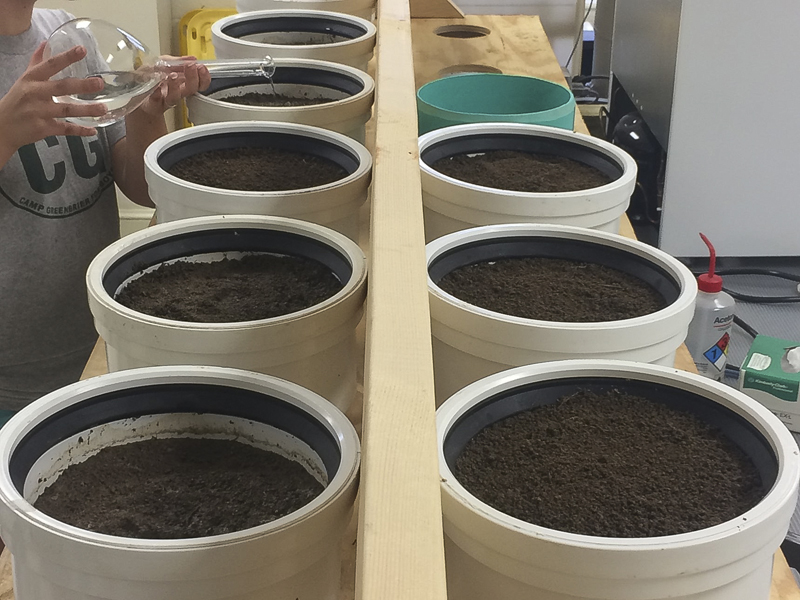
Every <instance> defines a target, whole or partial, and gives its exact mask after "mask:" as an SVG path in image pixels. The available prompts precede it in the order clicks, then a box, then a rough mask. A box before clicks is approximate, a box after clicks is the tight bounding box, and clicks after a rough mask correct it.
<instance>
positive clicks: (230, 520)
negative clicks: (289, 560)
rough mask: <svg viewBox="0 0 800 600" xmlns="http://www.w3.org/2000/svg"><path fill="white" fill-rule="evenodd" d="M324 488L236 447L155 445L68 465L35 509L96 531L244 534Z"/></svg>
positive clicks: (293, 466) (290, 467)
mask: <svg viewBox="0 0 800 600" xmlns="http://www.w3.org/2000/svg"><path fill="white" fill-rule="evenodd" d="M322 490H323V486H322V484H320V483H319V482H318V481H317V480H316V479H315V478H314V477H313V476H312V475H311V474H310V473H308V471H306V470H305V468H303V466H302V465H300V464H299V463H297V462H295V461H292V460H289V459H287V458H284V457H282V456H280V455H278V454H275V453H274V452H269V451H266V450H262V449H260V448H255V447H252V446H248V445H245V444H242V443H239V442H234V441H228V440H210V439H187V438H180V439H178V438H173V439H150V440H145V441H141V442H133V443H129V444H124V445H121V446H113V447H110V448H105V449H103V450H101V451H100V452H99V453H97V454H95V455H94V456H91V457H90V458H88V459H87V460H86V461H84V462H82V463H79V464H75V465H72V466H70V467H68V468H67V469H66V470H65V471H64V472H63V473H62V474H61V475H60V476H59V477H58V478H57V479H56V480H55V482H53V484H52V485H50V487H48V488H47V489H46V490H45V491H44V493H43V494H42V495H41V496H40V497H39V499H38V500H37V501H36V503H35V507H36V508H37V509H39V510H41V511H42V512H44V513H46V514H48V515H50V516H51V517H53V518H55V519H58V520H59V521H62V522H64V523H68V524H70V525H74V526H76V527H80V528H81V529H86V530H89V531H94V532H97V533H106V534H109V535H116V536H121V537H133V538H147V539H182V538H193V537H202V536H207V535H219V534H223V533H230V532H233V531H241V530H242V529H247V528H250V527H255V526H257V525H261V524H263V523H268V522H270V521H273V520H275V519H278V518H280V517H283V516H285V515H288V514H289V513H291V512H294V511H295V510H297V509H299V508H301V507H302V506H304V505H306V504H308V503H309V502H310V501H311V500H313V499H314V498H315V497H317V496H318V495H319V494H320V493H321V492H322Z"/></svg>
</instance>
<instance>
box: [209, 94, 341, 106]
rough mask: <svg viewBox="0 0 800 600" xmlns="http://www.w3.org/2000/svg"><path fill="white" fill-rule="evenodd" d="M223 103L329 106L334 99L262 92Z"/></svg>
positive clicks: (227, 98) (239, 96)
mask: <svg viewBox="0 0 800 600" xmlns="http://www.w3.org/2000/svg"><path fill="white" fill-rule="evenodd" d="M220 100H222V101H223V102H229V103H230V104H241V105H243V106H314V105H316V104H328V103H329V102H333V101H334V100H333V98H323V97H317V98H309V97H307V96H300V97H297V96H287V95H286V94H265V93H262V92H247V93H246V94H241V95H231V96H224V97H222V98H220Z"/></svg>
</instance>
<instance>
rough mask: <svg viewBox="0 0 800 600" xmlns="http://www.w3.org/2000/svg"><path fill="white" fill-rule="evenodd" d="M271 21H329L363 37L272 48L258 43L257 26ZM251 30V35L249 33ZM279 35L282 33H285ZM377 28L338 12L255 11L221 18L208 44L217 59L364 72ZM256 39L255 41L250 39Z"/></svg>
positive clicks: (359, 18)
mask: <svg viewBox="0 0 800 600" xmlns="http://www.w3.org/2000/svg"><path fill="white" fill-rule="evenodd" d="M270 19H276V20H280V21H282V22H285V21H287V20H302V19H310V20H312V21H313V20H317V21H319V20H320V19H324V20H331V21H335V22H338V23H342V24H344V25H345V26H347V27H349V28H357V29H359V30H360V31H363V32H364V33H363V34H362V35H359V36H357V37H354V38H353V39H349V40H345V41H341V42H333V43H330V44H305V45H299V44H275V43H265V42H261V41H258V35H259V33H264V30H263V29H262V30H261V31H259V27H258V23H259V22H262V23H264V22H267V21H268V20H270ZM237 29H245V30H248V33H246V34H240V35H241V37H237V36H236V35H235V34H230V33H229V32H230V31H231V30H234V31H236V30H237ZM250 29H253V31H252V33H249V30H250ZM279 31H283V32H285V31H286V29H280V30H279ZM377 31H378V30H377V28H376V27H375V25H373V24H372V23H371V22H370V21H368V20H366V19H362V18H361V17H356V16H354V15H348V14H344V13H339V12H331V11H323V10H301V9H294V10H289V9H286V10H258V11H253V12H246V13H240V14H236V15H231V16H228V17H224V18H222V19H220V20H219V21H217V22H215V23H214V24H213V25H212V26H211V42H212V44H213V45H214V52H215V54H216V56H217V58H263V57H264V56H271V57H272V58H312V59H317V60H326V61H330V62H337V63H342V64H345V65H349V66H351V67H355V68H356V69H361V70H362V71H366V70H367V63H368V62H369V60H370V59H371V58H372V53H373V51H374V49H375V41H376V34H377ZM253 38H256V39H253Z"/></svg>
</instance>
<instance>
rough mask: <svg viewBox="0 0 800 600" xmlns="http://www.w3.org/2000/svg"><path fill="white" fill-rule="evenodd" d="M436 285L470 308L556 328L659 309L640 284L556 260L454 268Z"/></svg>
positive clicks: (659, 300)
mask: <svg viewBox="0 0 800 600" xmlns="http://www.w3.org/2000/svg"><path fill="white" fill-rule="evenodd" d="M438 285H439V287H440V288H441V289H443V290H444V291H445V292H447V293H448V294H451V295H453V296H455V297H456V298H459V299H461V300H464V301H465V302H469V303H470V304H473V305H474V306H479V307H481V308H485V309H487V310H492V311H494V312H499V313H502V314H506V315H512V316H515V317H523V318H527V319H539V320H543V321H556V322H561V323H592V322H601V321H617V320H620V319H631V318H634V317H639V316H642V315H648V314H651V313H654V312H656V311H658V310H661V309H662V308H664V307H665V306H666V304H667V303H666V301H665V300H664V298H663V296H661V294H659V293H658V292H657V291H656V290H655V289H654V288H652V287H651V286H650V285H649V284H647V283H645V282H644V281H642V280H640V279H638V278H636V277H634V276H633V275H629V274H628V273H624V272H622V271H618V270H617V269H613V268H611V267H606V266H604V265H599V264H595V263H586V262H577V261H572V260H565V259H560V258H542V257H528V258H506V259H498V260H493V261H484V262H479V263H475V264H472V265H467V266H464V267H459V268H458V269H454V270H453V271H451V272H450V273H448V274H447V275H445V276H444V277H443V278H442V279H441V281H439V282H438Z"/></svg>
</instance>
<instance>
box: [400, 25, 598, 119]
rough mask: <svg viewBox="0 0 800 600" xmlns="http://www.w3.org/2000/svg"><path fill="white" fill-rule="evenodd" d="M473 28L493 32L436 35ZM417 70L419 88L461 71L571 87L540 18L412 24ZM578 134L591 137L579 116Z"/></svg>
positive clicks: (577, 115)
mask: <svg viewBox="0 0 800 600" xmlns="http://www.w3.org/2000/svg"><path fill="white" fill-rule="evenodd" d="M445 25H451V26H457V25H470V26H473V27H482V28H484V29H487V30H488V31H489V33H488V34H487V35H485V36H482V37H475V38H451V37H443V36H441V35H437V34H436V30H437V29H439V28H440V27H442V26H445ZM412 35H413V38H414V69H415V71H416V85H417V88H419V87H420V86H422V85H424V84H426V83H428V82H429V81H433V80H434V79H438V78H440V77H442V76H443V74H444V73H443V72H450V71H452V69H454V68H456V67H459V68H463V70H465V71H470V70H475V65H477V66H478V67H479V68H483V69H497V70H499V71H501V72H503V73H507V74H509V75H528V76H530V77H540V78H542V79H547V80H548V81H554V82H556V83H559V84H561V85H564V86H565V87H566V86H567V82H566V80H565V78H564V73H563V72H562V71H561V66H560V65H559V64H558V60H557V59H556V55H555V54H554V53H553V49H552V48H551V46H550V41H549V40H548V39H547V35H546V34H545V32H544V29H543V28H542V23H541V21H540V20H539V17H537V16H526V15H466V16H465V17H464V18H463V19H414V21H413V23H412ZM575 131H578V132H580V133H586V134H588V133H589V130H588V129H586V126H585V124H584V123H583V119H582V118H581V116H580V111H578V110H576V111H575Z"/></svg>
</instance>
